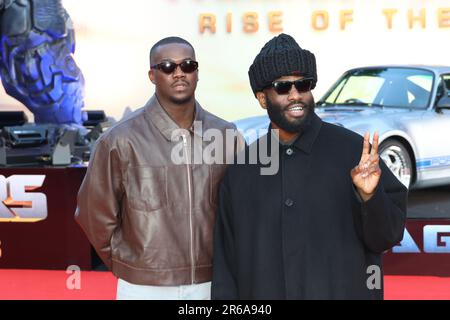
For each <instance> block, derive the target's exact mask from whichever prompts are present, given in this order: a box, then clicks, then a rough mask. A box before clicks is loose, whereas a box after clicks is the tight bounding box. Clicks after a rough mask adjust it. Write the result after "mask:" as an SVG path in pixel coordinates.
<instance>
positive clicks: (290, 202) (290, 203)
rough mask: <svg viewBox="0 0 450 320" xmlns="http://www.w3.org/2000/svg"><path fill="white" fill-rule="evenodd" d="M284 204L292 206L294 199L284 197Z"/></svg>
mask: <svg viewBox="0 0 450 320" xmlns="http://www.w3.org/2000/svg"><path fill="white" fill-rule="evenodd" d="M284 204H285V205H286V206H288V207H292V205H293V204H294V200H292V199H286V201H285V202H284Z"/></svg>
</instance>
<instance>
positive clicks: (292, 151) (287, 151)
mask: <svg viewBox="0 0 450 320" xmlns="http://www.w3.org/2000/svg"><path fill="white" fill-rule="evenodd" d="M293 153H294V150H292V149H291V148H289V149H287V150H286V154H287V155H288V156H291V155H292V154H293Z"/></svg>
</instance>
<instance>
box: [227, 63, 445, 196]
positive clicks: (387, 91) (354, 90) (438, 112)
mask: <svg viewBox="0 0 450 320" xmlns="http://www.w3.org/2000/svg"><path fill="white" fill-rule="evenodd" d="M316 113H317V115H319V117H321V118H322V120H323V121H326V122H329V123H333V124H336V125H339V126H342V127H345V128H347V129H349V130H352V131H355V132H357V133H358V134H360V135H364V133H365V132H371V133H373V132H375V131H378V132H379V134H380V140H379V141H380V149H379V150H380V157H381V158H382V159H383V160H384V161H385V163H386V164H387V166H388V167H389V168H390V169H391V170H392V172H393V173H394V174H395V175H396V176H397V178H398V179H399V180H400V181H401V182H402V183H403V184H404V185H406V186H407V187H409V188H415V189H418V188H425V187H432V186H440V185H446V184H450V67H443V66H442V67H441V66H377V67H363V68H356V69H351V70H349V71H347V72H345V73H344V74H343V75H342V76H341V77H340V78H339V79H338V81H337V82H336V83H335V84H334V85H333V86H332V87H331V88H330V89H329V90H328V91H327V92H326V93H325V95H324V96H323V97H322V98H321V99H320V100H319V101H317V103H316ZM269 122H270V121H269V118H268V116H267V115H264V116H256V117H250V118H246V119H241V120H238V121H235V124H236V126H237V127H238V129H239V130H240V131H241V132H242V134H243V135H244V137H245V138H246V140H247V143H251V142H252V140H254V139H255V138H256V137H255V136H254V134H253V133H254V130H261V129H265V128H268V125H269ZM249 132H252V135H249V134H248V133H249Z"/></svg>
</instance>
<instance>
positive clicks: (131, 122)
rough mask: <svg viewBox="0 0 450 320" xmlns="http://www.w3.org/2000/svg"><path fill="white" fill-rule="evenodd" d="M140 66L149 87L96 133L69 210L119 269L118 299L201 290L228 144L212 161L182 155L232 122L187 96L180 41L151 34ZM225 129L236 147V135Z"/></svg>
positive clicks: (191, 90) (191, 92) (188, 54)
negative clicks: (134, 106)
mask: <svg viewBox="0 0 450 320" xmlns="http://www.w3.org/2000/svg"><path fill="white" fill-rule="evenodd" d="M150 65H151V68H150V71H149V73H148V75H149V78H150V81H151V82H152V83H153V84H154V85H155V94H154V96H153V97H152V98H151V99H150V100H149V101H148V103H147V104H146V105H145V106H144V107H143V108H141V109H138V110H137V111H135V112H134V113H133V114H132V115H130V116H128V117H127V118H126V119H123V120H121V121H120V122H118V123H117V124H116V125H114V126H113V127H112V128H110V129H109V130H108V131H107V132H105V133H104V134H103V135H102V136H101V137H100V139H99V140H98V142H97V144H96V148H95V151H94V153H93V155H92V157H91V159H90V163H89V167H88V169H87V173H86V177H85V179H84V181H83V184H82V185H81V188H80V191H79V193H78V208H77V211H76V213H75V217H76V220H77V221H78V223H79V224H80V225H81V227H82V228H83V230H84V231H85V233H86V235H87V237H88V238H89V240H90V241H91V243H92V245H93V246H94V248H95V249H96V251H97V253H98V254H99V256H100V258H101V259H102V260H103V262H104V263H105V264H106V266H107V267H108V268H109V269H110V270H111V271H112V272H113V273H114V275H115V276H117V277H118V278H119V282H118V289H117V298H118V299H141V298H142V299H209V297H210V281H211V277H212V245H213V225H214V220H215V210H216V207H217V191H218V185H219V183H220V181H221V179H222V176H223V174H224V170H225V166H226V162H227V161H226V160H225V157H226V156H229V153H230V150H229V149H227V150H225V152H224V153H220V154H223V158H222V160H223V161H216V162H215V163H214V162H211V161H204V160H205V159H201V160H203V161H200V162H199V161H198V159H197V160H196V162H195V161H192V159H193V158H195V156H194V155H195V153H196V152H197V154H198V151H199V150H198V149H199V148H200V149H202V147H204V146H205V145H208V144H207V143H206V142H205V140H207V139H204V137H203V135H204V134H205V132H206V131H208V130H210V129H212V130H216V132H217V131H219V132H221V133H223V136H225V131H226V130H227V129H232V130H234V129H235V127H234V125H232V124H230V123H228V122H226V121H224V120H222V119H220V118H218V117H216V116H214V115H212V114H210V113H209V112H207V111H206V110H204V109H202V107H201V106H200V105H199V103H198V102H197V101H196V100H195V90H196V86H197V81H198V63H197V62H196V61H195V51H194V48H193V47H192V45H191V44H190V43H189V42H187V41H186V40H184V39H181V38H178V37H169V38H165V39H162V40H160V41H159V42H157V43H156V44H155V45H154V46H153V48H152V49H151V52H150ZM232 138H233V140H234V142H233V143H232V144H233V145H234V146H235V147H236V146H237V144H236V142H237V141H241V140H239V139H236V137H232ZM219 140H220V139H219ZM196 141H197V142H198V141H200V143H195V142H196ZM174 150H178V151H180V152H175V151H174ZM200 152H201V150H200ZM231 152H232V153H234V150H232V151H231ZM178 153H180V154H181V153H183V154H184V156H182V157H181V159H185V160H186V161H184V162H181V163H180V162H179V161H178V160H179V159H178V158H180V157H179V154H178ZM200 154H201V155H202V156H204V155H203V153H200ZM177 159H178V160H177ZM215 159H216V160H217V157H216V158H215ZM206 160H208V159H206ZM209 160H211V159H209Z"/></svg>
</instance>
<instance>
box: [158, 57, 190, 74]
mask: <svg viewBox="0 0 450 320" xmlns="http://www.w3.org/2000/svg"><path fill="white" fill-rule="evenodd" d="M178 66H180V69H181V71H183V72H184V73H192V72H194V71H195V70H197V69H198V62H197V61H194V60H190V59H186V60H183V61H182V62H181V63H175V62H173V61H163V62H161V63H158V64H155V65H153V66H151V67H150V68H151V69H158V70H161V71H162V72H164V73H166V74H171V73H172V72H174V71H175V69H176V68H177V67H178Z"/></svg>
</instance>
